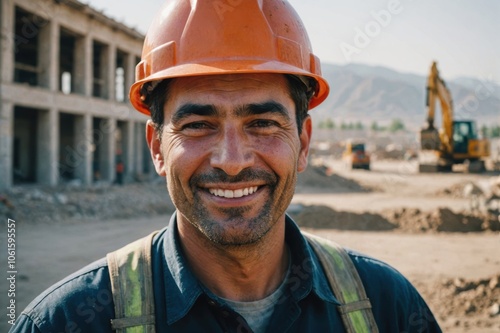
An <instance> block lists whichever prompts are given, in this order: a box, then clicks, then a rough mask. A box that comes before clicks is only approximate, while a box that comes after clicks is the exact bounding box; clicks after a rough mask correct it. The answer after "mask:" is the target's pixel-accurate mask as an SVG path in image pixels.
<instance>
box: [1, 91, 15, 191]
mask: <svg viewBox="0 0 500 333" xmlns="http://www.w3.org/2000/svg"><path fill="white" fill-rule="evenodd" d="M13 138H14V105H13V104H12V103H8V102H6V101H5V100H2V99H0V175H2V176H1V177H0V190H4V189H7V188H9V187H11V186H12V180H13V179H12V164H13V159H14V153H13V151H12V149H13Z"/></svg>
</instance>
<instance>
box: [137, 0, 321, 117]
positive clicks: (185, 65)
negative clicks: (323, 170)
mask: <svg viewBox="0 0 500 333" xmlns="http://www.w3.org/2000/svg"><path fill="white" fill-rule="evenodd" d="M236 73H282V74H291V75H295V76H298V77H308V78H310V79H313V80H314V81H315V82H316V84H313V85H312V86H316V87H317V88H316V90H315V91H314V96H313V97H312V99H311V102H310V105H309V108H313V107H314V106H316V105H318V104H319V103H321V102H322V101H323V100H324V99H325V98H326V96H327V94H328V91H329V88H328V84H327V82H326V81H325V80H324V79H323V78H322V77H321V68H320V62H319V59H318V58H317V57H316V56H315V55H314V54H313V53H312V50H311V45H310V42H309V38H308V36H307V33H306V31H305V28H304V26H303V24H302V21H301V20H300V18H299V17H298V15H297V14H296V12H295V11H294V9H293V8H292V7H291V6H290V5H289V4H288V2H286V1H283V0H220V1H202V0H190V1H186V0H172V1H169V2H167V4H166V5H165V7H164V9H163V10H162V11H161V12H160V14H159V15H158V17H157V18H156V19H155V20H154V21H153V23H152V24H151V27H150V29H149V31H148V33H147V36H146V39H145V42H144V47H143V53H142V59H141V62H140V63H139V64H138V65H137V67H136V82H135V83H134V84H133V85H132V87H131V90H130V100H131V103H132V104H133V105H134V107H135V108H136V109H137V110H139V111H140V112H143V113H145V114H149V110H148V105H147V95H145V94H147V93H148V91H149V90H151V89H152V88H154V86H151V85H150V84H146V83H148V82H154V81H159V80H163V79H169V78H176V77H185V76H198V75H216V74H236ZM302 81H303V82H304V81H307V80H302ZM145 84H146V85H145ZM307 86H311V85H307Z"/></svg>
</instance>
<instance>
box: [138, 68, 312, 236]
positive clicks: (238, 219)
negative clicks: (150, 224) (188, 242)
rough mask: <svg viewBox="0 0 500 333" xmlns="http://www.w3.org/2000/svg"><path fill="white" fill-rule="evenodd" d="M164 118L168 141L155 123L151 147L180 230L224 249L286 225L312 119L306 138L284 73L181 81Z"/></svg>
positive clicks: (304, 160)
mask: <svg viewBox="0 0 500 333" xmlns="http://www.w3.org/2000/svg"><path fill="white" fill-rule="evenodd" d="M164 115H165V122H164V127H163V131H162V133H161V134H159V135H160V136H161V140H157V139H155V138H156V135H157V133H155V132H154V128H153V125H152V124H151V123H148V128H147V131H148V143H149V145H150V148H151V153H152V156H153V160H154V163H155V167H156V170H157V172H158V173H159V174H160V175H162V176H166V179H167V186H168V190H169V193H170V196H171V197H172V200H173V202H174V204H175V206H176V207H177V210H178V215H177V218H178V222H179V224H181V223H190V224H191V225H192V226H194V227H195V228H196V229H197V230H198V231H199V232H201V233H202V234H203V235H205V237H207V238H208V239H210V240H211V241H212V242H215V243H217V244H219V245H244V244H252V243H255V242H257V241H258V240H259V239H261V238H262V236H264V235H265V234H266V233H267V232H268V231H269V230H270V229H271V228H272V227H273V226H274V225H275V224H276V223H277V222H279V221H283V222H284V213H285V210H286V208H287V207H288V205H289V203H290V201H291V199H292V196H293V193H294V188H295V183H296V177H297V171H299V172H300V171H302V170H304V169H305V167H306V165H307V152H308V147H309V138H310V134H311V121H310V118H309V117H307V118H306V120H305V121H304V125H303V131H302V134H301V135H300V136H299V135H298V131H297V124H296V117H295V106H294V103H293V101H292V99H291V97H290V92H289V89H288V86H287V82H286V79H285V77H284V76H283V75H278V74H242V75H217V76H203V77H190V78H189V77H188V78H178V79H174V80H173V81H172V82H171V84H170V86H169V94H168V97H167V101H166V103H165V106H164Z"/></svg>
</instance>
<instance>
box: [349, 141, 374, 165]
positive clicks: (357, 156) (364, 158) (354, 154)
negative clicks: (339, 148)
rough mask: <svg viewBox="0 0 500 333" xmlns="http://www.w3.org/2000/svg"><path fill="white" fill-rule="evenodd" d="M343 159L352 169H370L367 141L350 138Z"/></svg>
mask: <svg viewBox="0 0 500 333" xmlns="http://www.w3.org/2000/svg"><path fill="white" fill-rule="evenodd" d="M342 159H343V160H344V162H345V163H346V164H347V166H348V167H349V168H351V169H365V170H370V155H368V153H367V152H366V150H365V143H364V142H362V141H353V140H348V141H347V142H346V144H345V150H344V152H343V153H342Z"/></svg>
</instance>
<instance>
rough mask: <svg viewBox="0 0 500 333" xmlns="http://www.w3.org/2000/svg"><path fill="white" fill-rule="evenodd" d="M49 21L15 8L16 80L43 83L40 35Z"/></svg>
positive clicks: (30, 83)
mask: <svg viewBox="0 0 500 333" xmlns="http://www.w3.org/2000/svg"><path fill="white" fill-rule="evenodd" d="M46 24H47V21H45V20H43V19H42V18H41V17H39V16H37V15H34V14H32V13H29V12H27V11H25V10H23V9H21V8H19V7H16V9H15V31H14V40H13V43H14V46H15V52H14V81H15V82H18V83H27V84H29V85H30V86H39V85H41V84H42V78H41V74H42V70H41V68H40V67H41V66H40V65H41V62H43V61H42V60H41V58H42V57H43V56H44V55H43V54H41V53H42V52H40V35H41V31H42V29H43V27H44V26H45V25H46Z"/></svg>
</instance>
